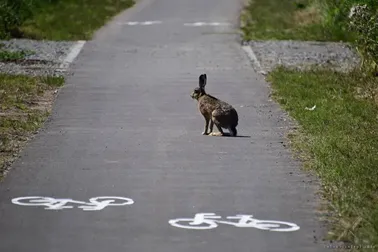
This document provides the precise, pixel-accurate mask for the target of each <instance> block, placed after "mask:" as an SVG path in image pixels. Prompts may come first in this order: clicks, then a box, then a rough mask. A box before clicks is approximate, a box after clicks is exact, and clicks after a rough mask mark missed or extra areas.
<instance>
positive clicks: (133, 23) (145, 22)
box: [118, 20, 162, 26]
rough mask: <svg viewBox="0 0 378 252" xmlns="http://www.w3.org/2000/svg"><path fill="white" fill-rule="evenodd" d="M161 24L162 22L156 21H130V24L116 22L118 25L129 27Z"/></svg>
mask: <svg viewBox="0 0 378 252" xmlns="http://www.w3.org/2000/svg"><path fill="white" fill-rule="evenodd" d="M161 23H162V22H161V21H158V20H155V21H144V22H138V21H132V22H126V23H122V22H118V24H119V25H130V26H133V25H153V24H161Z"/></svg>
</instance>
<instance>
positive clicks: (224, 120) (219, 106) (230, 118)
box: [190, 74, 239, 136]
mask: <svg viewBox="0 0 378 252" xmlns="http://www.w3.org/2000/svg"><path fill="white" fill-rule="evenodd" d="M206 81H207V76H206V74H201V75H200V76H199V87H197V88H195V89H194V90H193V92H192V94H191V95H190V96H191V97H192V98H193V99H196V100H197V101H198V109H199V111H200V112H201V114H202V115H203V117H204V118H205V130H204V132H202V134H203V135H210V136H224V135H225V134H224V133H223V130H222V128H224V129H228V131H229V132H230V136H236V135H237V130H236V126H238V120H239V119H238V113H237V112H236V110H235V109H234V108H233V107H232V106H231V105H230V104H228V103H226V102H224V101H221V100H219V99H217V98H215V97H213V96H211V95H209V94H207V93H206V92H205V86H206ZM209 124H210V125H209ZM214 124H215V126H216V127H217V128H218V131H219V132H218V133H215V132H213V126H214ZM209 126H210V131H209V132H208V128H209Z"/></svg>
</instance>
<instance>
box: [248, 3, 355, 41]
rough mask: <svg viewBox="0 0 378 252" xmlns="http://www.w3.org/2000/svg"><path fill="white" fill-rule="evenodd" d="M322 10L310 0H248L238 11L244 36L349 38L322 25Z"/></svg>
mask: <svg viewBox="0 0 378 252" xmlns="http://www.w3.org/2000/svg"><path fill="white" fill-rule="evenodd" d="M323 10H324V6H323V5H322V2H321V1H314V0H297V1H293V0H279V1H278V0H250V3H249V5H248V6H247V7H246V9H245V10H244V14H243V15H242V21H243V25H242V28H241V29H242V31H243V35H244V40H307V41H310V40H312V41H350V40H351V38H350V37H349V34H346V33H344V32H340V31H339V30H338V29H336V28H334V29H332V28H330V27H325V26H324V25H323V23H324V22H323V21H324V18H325V17H324V15H323V13H324V11H323Z"/></svg>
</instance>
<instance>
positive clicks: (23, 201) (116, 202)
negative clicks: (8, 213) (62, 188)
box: [12, 196, 134, 211]
mask: <svg viewBox="0 0 378 252" xmlns="http://www.w3.org/2000/svg"><path fill="white" fill-rule="evenodd" d="M12 203H13V204H16V205H20V206H45V208H44V209H46V210H61V209H71V208H73V206H69V205H67V204H78V205H81V206H78V208H81V209H82V210H83V211H99V210H102V209H104V208H105V207H107V206H125V205H132V204H134V201H133V200H132V199H129V198H123V197H114V196H103V197H95V198H90V199H89V202H85V201H78V200H72V199H55V198H49V197H41V196H30V197H19V198H14V199H12Z"/></svg>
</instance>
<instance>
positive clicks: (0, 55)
mask: <svg viewBox="0 0 378 252" xmlns="http://www.w3.org/2000/svg"><path fill="white" fill-rule="evenodd" d="M31 54H33V52H31V51H26V50H22V51H8V50H3V49H0V61H1V62H9V61H17V60H22V59H24V58H25V57H26V56H28V55H31Z"/></svg>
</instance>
